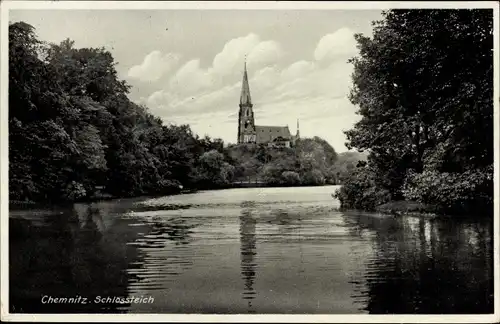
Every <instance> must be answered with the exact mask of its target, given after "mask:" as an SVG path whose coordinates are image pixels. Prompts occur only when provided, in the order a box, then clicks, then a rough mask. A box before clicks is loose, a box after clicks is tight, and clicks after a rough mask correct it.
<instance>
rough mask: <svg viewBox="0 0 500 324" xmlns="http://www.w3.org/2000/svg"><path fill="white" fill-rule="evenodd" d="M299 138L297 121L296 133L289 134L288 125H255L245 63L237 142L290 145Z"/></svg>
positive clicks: (270, 145) (274, 145)
mask: <svg viewBox="0 0 500 324" xmlns="http://www.w3.org/2000/svg"><path fill="white" fill-rule="evenodd" d="M297 139H299V121H298V120H297V134H296V135H295V136H294V135H291V134H290V130H289V129H288V126H256V125H255V116H254V113H253V104H252V98H251V96H250V86H249V84H248V73H247V64H246V62H245V68H244V72H243V83H242V85H241V95H240V110H239V115H238V144H264V145H267V146H269V147H291V146H294V145H295V142H296V140H297Z"/></svg>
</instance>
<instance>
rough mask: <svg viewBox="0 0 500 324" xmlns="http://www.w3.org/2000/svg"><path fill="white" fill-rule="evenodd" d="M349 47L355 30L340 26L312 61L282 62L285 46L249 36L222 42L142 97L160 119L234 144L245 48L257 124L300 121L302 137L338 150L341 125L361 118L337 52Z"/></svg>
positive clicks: (323, 40) (341, 142)
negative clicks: (208, 59)
mask: <svg viewBox="0 0 500 324" xmlns="http://www.w3.org/2000/svg"><path fill="white" fill-rule="evenodd" d="M355 49H356V48H355V44H354V39H353V33H352V32H351V31H350V30H349V29H346V28H344V29H339V30H337V31H336V32H334V33H331V34H327V35H325V36H323V37H322V38H321V39H320V40H319V41H318V43H317V46H316V49H315V51H314V60H312V61H307V60H298V61H296V62H292V63H291V64H287V65H282V64H281V60H280V58H281V57H283V55H284V53H285V51H284V50H283V49H282V47H281V45H280V44H279V43H277V42H275V41H273V40H265V41H262V40H261V39H260V37H259V36H258V35H255V34H249V35H247V36H244V37H238V38H235V39H232V40H230V41H228V42H227V43H226V44H225V45H224V47H223V49H222V50H221V51H220V52H219V53H218V54H217V55H215V57H214V59H213V62H212V65H211V66H208V67H202V66H201V65H200V60H199V59H193V60H190V61H188V62H186V63H184V64H183V65H182V66H181V67H180V68H179V69H178V70H177V71H176V73H175V74H174V75H173V77H172V78H171V79H170V80H169V82H168V83H167V85H166V86H165V87H164V88H163V89H162V90H159V91H156V92H153V93H152V94H151V95H150V96H149V97H148V98H147V99H145V101H146V102H147V104H148V106H149V107H151V109H152V111H153V112H154V113H155V114H156V115H158V116H160V117H162V118H163V119H164V120H165V121H166V122H173V123H177V124H185V123H187V124H190V125H191V127H192V129H193V131H195V132H196V133H198V134H200V135H204V134H210V136H212V137H220V138H223V139H224V140H225V141H226V142H234V141H235V138H236V132H237V127H236V123H237V111H238V103H239V93H240V90H241V77H242V65H243V59H244V56H245V54H248V56H247V61H248V66H249V72H250V75H249V77H250V80H249V82H250V90H251V93H252V99H253V103H254V111H255V114H256V123H257V124H261V125H272V124H276V125H287V124H288V125H290V130H291V131H292V133H294V132H295V124H296V120H297V119H300V120H301V134H302V135H304V136H309V137H312V136H320V137H323V138H325V139H326V140H327V141H329V142H330V143H331V144H332V145H333V146H334V147H335V148H336V149H337V150H340V151H342V150H345V147H344V142H345V135H344V134H343V130H345V128H346V127H349V125H352V124H353V123H354V122H356V121H357V120H358V119H359V116H357V115H356V114H355V111H356V109H355V107H354V106H353V105H352V104H351V103H350V102H349V100H348V98H347V95H348V93H349V87H350V84H351V83H350V74H351V73H352V65H351V64H348V63H346V61H345V60H343V59H339V58H342V57H345V56H346V55H352V54H354V51H355ZM252 71H255V72H253V73H252Z"/></svg>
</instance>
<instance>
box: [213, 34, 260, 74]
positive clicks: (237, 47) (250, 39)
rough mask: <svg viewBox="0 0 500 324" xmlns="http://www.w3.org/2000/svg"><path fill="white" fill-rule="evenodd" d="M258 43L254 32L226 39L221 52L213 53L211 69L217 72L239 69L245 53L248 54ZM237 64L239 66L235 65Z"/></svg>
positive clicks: (229, 72)
mask: <svg viewBox="0 0 500 324" xmlns="http://www.w3.org/2000/svg"><path fill="white" fill-rule="evenodd" d="M259 43H260V37H259V36H257V35H255V34H248V35H247V36H244V37H238V38H234V39H231V40H230V41H228V42H227V43H226V44H225V45H224V48H223V49H222V51H221V52H219V53H218V54H217V55H215V57H214V60H213V63H212V65H213V70H214V72H215V73H217V74H221V75H226V74H232V73H234V72H235V70H236V69H238V70H240V69H241V65H239V64H241V63H243V58H244V57H245V55H247V54H249V53H250V52H251V51H252V50H253V49H254V48H255V47H257V46H258V45H259ZM237 65H239V67H237Z"/></svg>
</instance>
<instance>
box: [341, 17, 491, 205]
mask: <svg viewBox="0 0 500 324" xmlns="http://www.w3.org/2000/svg"><path fill="white" fill-rule="evenodd" d="M355 37H356V40H357V42H358V48H359V55H358V56H357V57H355V58H353V59H352V60H351V61H350V62H351V63H353V65H354V73H353V75H352V79H353V88H352V91H351V94H350V100H351V102H352V103H353V104H355V105H357V106H358V107H359V111H358V113H359V114H360V115H361V117H362V118H361V120H360V121H359V122H358V123H356V124H355V126H354V128H353V129H351V130H349V131H347V132H346V135H347V138H348V143H347V144H348V146H349V147H356V148H358V149H361V150H369V151H370V152H371V153H370V156H369V161H370V164H371V165H372V166H374V167H375V168H376V170H377V172H378V174H379V177H377V179H378V180H377V182H378V185H380V186H382V187H384V188H386V189H388V190H389V191H390V192H391V193H392V194H393V198H396V199H397V198H401V186H402V184H403V182H404V179H405V175H406V170H408V169H411V170H413V171H415V172H417V173H420V172H422V171H423V170H424V169H426V168H434V169H436V170H438V171H440V172H465V171H466V170H470V169H475V168H483V167H486V166H488V165H491V164H492V162H493V137H492V135H491V134H492V132H493V101H492V100H493V11H492V10H482V9H474V10H468V9H460V10H441V9H440V10H414V9H412V10H390V11H387V12H384V13H383V20H381V21H377V22H374V33H373V37H372V38H369V37H366V36H363V35H356V36H355Z"/></svg>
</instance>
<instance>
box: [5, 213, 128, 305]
mask: <svg viewBox="0 0 500 324" xmlns="http://www.w3.org/2000/svg"><path fill="white" fill-rule="evenodd" d="M26 215H27V216H29V213H28V214H26ZM27 218H28V219H24V218H10V222H9V226H10V245H9V248H10V289H9V292H10V305H9V306H10V311H11V312H19V313H24V312H28V313H61V312H67V313H90V312H122V311H121V307H123V306H126V305H123V304H117V303H109V304H97V303H93V302H92V301H94V300H95V298H96V297H97V296H101V297H106V296H116V297H126V296H127V284H128V277H127V275H126V269H127V268H128V263H129V262H130V261H134V260H135V259H137V257H138V255H137V250H136V249H133V248H125V247H126V244H125V243H126V241H127V240H129V239H131V238H132V237H135V236H136V235H137V233H136V232H134V231H131V230H130V229H131V228H130V227H129V226H128V225H129V224H128V222H127V221H126V220H124V219H116V220H115V221H113V220H110V219H108V220H107V222H109V223H110V224H111V223H113V225H112V226H111V227H110V228H107V227H106V225H105V223H106V221H105V220H104V219H105V218H111V215H110V214H109V210H107V209H106V206H105V205H98V204H75V205H74V206H73V208H71V209H66V210H64V211H62V212H61V211H57V212H50V211H49V212H46V213H45V215H44V216H41V217H38V218H37V220H36V222H35V221H33V220H30V219H29V217H27ZM44 296H51V297H59V298H62V297H66V298H71V297H73V298H75V299H76V298H78V296H81V297H82V298H81V299H80V301H82V300H83V299H86V300H87V301H86V303H83V302H79V303H76V302H75V303H64V304H55V303H46V301H47V297H46V298H45V299H42V298H43V297H44Z"/></svg>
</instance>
